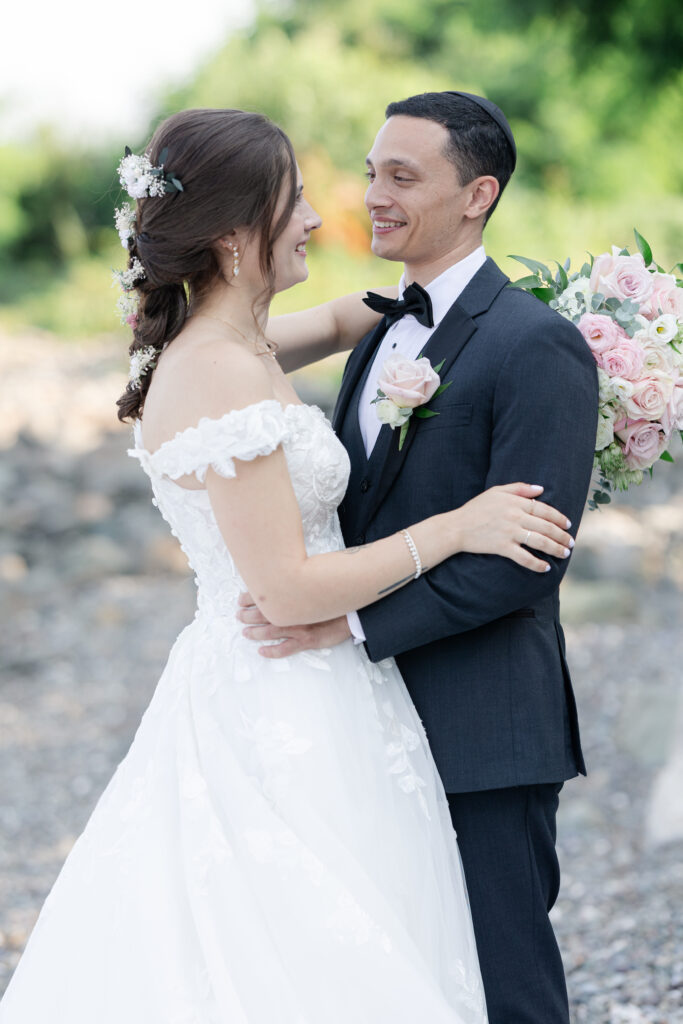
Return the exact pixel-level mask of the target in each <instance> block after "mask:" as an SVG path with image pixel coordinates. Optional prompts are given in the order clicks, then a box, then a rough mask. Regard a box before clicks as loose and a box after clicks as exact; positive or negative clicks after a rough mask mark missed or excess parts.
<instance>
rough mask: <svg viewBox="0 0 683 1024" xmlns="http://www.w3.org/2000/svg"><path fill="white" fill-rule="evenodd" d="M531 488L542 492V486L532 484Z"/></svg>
mask: <svg viewBox="0 0 683 1024" xmlns="http://www.w3.org/2000/svg"><path fill="white" fill-rule="evenodd" d="M531 486H532V487H533V489H534V490H535V491H542V490H543V484H532V485H531Z"/></svg>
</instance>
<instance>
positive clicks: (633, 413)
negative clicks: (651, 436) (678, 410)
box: [623, 370, 674, 421]
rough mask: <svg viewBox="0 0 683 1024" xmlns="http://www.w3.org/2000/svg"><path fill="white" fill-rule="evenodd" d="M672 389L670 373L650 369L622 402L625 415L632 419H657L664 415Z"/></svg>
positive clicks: (672, 380)
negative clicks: (629, 395)
mask: <svg viewBox="0 0 683 1024" xmlns="http://www.w3.org/2000/svg"><path fill="white" fill-rule="evenodd" d="M673 389H674V379H673V377H672V376H671V374H668V373H664V372H663V371H661V370H652V371H651V372H650V373H649V374H648V376H647V377H643V379H642V380H640V381H638V383H637V384H636V385H635V387H634V389H633V394H632V395H631V397H630V398H627V399H626V400H625V401H624V402H623V406H624V409H625V411H626V415H627V416H628V417H629V419H632V420H649V421H652V420H659V419H661V417H662V416H663V415H664V410H665V409H666V407H667V405H668V403H669V401H670V399H671V395H672V393H673Z"/></svg>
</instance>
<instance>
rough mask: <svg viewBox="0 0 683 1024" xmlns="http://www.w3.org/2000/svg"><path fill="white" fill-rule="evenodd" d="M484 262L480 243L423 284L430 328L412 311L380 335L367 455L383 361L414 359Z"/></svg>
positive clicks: (356, 628)
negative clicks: (395, 356)
mask: <svg viewBox="0 0 683 1024" xmlns="http://www.w3.org/2000/svg"><path fill="white" fill-rule="evenodd" d="M485 262H486V253H485V252H484V247H483V245H481V246H479V248H478V249H475V250H474V252H471V253H470V254H469V256H465V258H464V259H463V260H460V261H459V262H458V263H454V264H453V266H452V267H449V268H448V270H444V272H443V274H439V276H438V277H435V278H434V280H433V281H430V282H429V284H428V285H425V291H426V292H428V293H429V297H430V299H431V300H432V314H433V319H434V326H433V327H425V326H424V325H423V324H421V323H418V321H417V320H416V319H415V317H414V316H413V314H412V313H407V314H406V315H405V316H404V317H402V318H401V319H400V320H397V321H396V323H394V324H392V325H391V327H390V328H389V330H388V331H387V333H386V334H385V335H384V337H383V338H382V341H381V343H380V346H379V348H378V349H377V353H376V355H375V358H374V361H373V364H372V367H371V368H370V373H369V374H368V378H367V380H366V382H365V387H364V388H363V393H362V394H361V397H360V402H359V404H358V422H359V425H360V432H361V435H362V437H363V444H364V445H365V454H366V455H367V457H368V458H369V457H370V453H371V452H372V449H373V448H374V447H375V443H376V441H377V438H378V436H379V432H380V430H381V427H382V424H381V423H380V421H379V418H378V416H377V412H376V411H375V406H374V405H372V401H373V399H374V398H376V397H377V380H378V378H379V375H380V372H381V369H382V367H383V365H384V363H385V362H386V360H387V359H388V358H389V356H391V355H393V354H394V353H398V354H399V355H402V356H405V357H406V359H417V358H418V356H419V355H420V353H421V352H422V351H423V349H424V347H425V345H426V344H427V342H428V341H429V339H430V338H431V336H432V334H433V333H434V331H435V330H436V328H437V327H438V326H439V324H440V323H441V321H442V320H443V318H444V316H445V315H446V313H447V312H448V310H449V309H450V308H451V306H452V305H453V303H454V302H455V300H456V299H457V298H458V296H459V295H460V294H461V293H462V292H463V291H464V290H465V288H466V287H467V285H468V284H469V283H470V281H471V280H472V278H473V277H474V275H475V274H476V273H477V271H478V270H479V269H480V268H481V267H483V265H484V263H485ZM405 289H406V283H405V273H404V274H402V275H401V280H400V282H399V285H398V297H399V299H402V298H403V293H404V291H405ZM347 619H348V622H349V628H350V630H351V632H352V633H353V637H354V640H355V642H356V643H363V641H364V640H365V633H364V632H363V627H362V626H361V623H360V618H359V617H358V613H357V612H349V614H348V616H347Z"/></svg>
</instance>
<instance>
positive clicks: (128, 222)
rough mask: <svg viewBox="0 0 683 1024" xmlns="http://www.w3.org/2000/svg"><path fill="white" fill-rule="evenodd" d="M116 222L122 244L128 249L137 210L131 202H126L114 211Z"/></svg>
mask: <svg viewBox="0 0 683 1024" xmlns="http://www.w3.org/2000/svg"><path fill="white" fill-rule="evenodd" d="M114 223H115V224H116V230H117V231H118V233H119V238H120V239H121V245H122V246H123V248H124V249H127V248H128V239H129V238H132V237H133V234H134V232H133V226H134V224H135V210H134V209H133V207H132V206H131V205H130V203H124V204H123V206H121V207H119V208H118V209H117V210H116V211H115V212H114Z"/></svg>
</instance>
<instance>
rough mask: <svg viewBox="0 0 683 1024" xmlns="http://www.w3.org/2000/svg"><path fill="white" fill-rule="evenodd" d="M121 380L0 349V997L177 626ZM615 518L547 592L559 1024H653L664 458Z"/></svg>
mask: <svg viewBox="0 0 683 1024" xmlns="http://www.w3.org/2000/svg"><path fill="white" fill-rule="evenodd" d="M122 375H123V366H122V362H121V359H120V356H119V354H118V353H117V351H116V349H115V348H114V347H113V345H112V344H109V343H107V342H102V343H101V344H98V345H96V346H85V347H83V348H78V347H71V346H70V347H68V348H65V347H63V346H60V345H59V344H58V343H55V342H54V341H52V340H51V339H49V338H41V337H28V336H27V337H26V338H21V339H18V338H14V339H11V340H10V339H3V338H0V379H1V380H2V392H1V397H0V991H2V989H3V988H4V986H5V984H6V982H7V980H8V978H9V976H10V974H11V971H12V969H13V967H14V965H15V964H16V962H17V960H18V957H19V955H20V952H21V949H22V948H23V945H24V943H25V941H26V937H27V935H28V933H29V931H30V928H31V926H32V924H33V922H34V920H35V917H36V913H37V910H38V908H39V906H40V904H41V902H42V900H43V899H44V897H45V895H46V893H47V891H48V890H49V888H50V885H51V883H52V882H53V880H54V878H55V876H56V873H57V871H58V870H59V867H60V865H61V863H62V861H63V859H64V857H65V855H66V853H67V852H68V850H69V848H70V846H71V844H72V843H73V840H74V839H75V837H76V836H77V835H78V833H79V831H80V830H81V829H82V827H83V825H84V824H85V822H86V820H87V817H88V815H89V813H90V811H91V810H92V807H93V805H94V803H95V801H96V800H97V797H98V795H99V793H100V792H101V790H102V789H103V787H104V785H105V784H106V782H107V780H108V779H109V777H110V775H111V773H112V770H113V768H114V766H115V765H116V763H117V762H118V761H119V760H120V758H121V757H122V756H123V754H124V753H125V751H126V749H127V747H128V744H129V743H130V740H131V737H132V735H133V733H134V731H135V728H136V725H137V722H138V721H139V718H140V714H141V712H142V710H143V708H144V707H145V705H146V703H147V701H148V700H149V697H150V694H151V692H152V689H153V687H154V685H155V681H156V679H157V678H158V676H159V674H160V671H161V668H162V667H163V663H164V660H165V657H166V654H167V651H168V648H169V647H170V644H171V643H172V641H173V639H174V638H175V636H176V635H177V633H178V632H179V630H180V629H181V628H182V626H183V625H184V624H185V623H186V622H187V621H188V620H189V619H190V618H191V616H192V613H193V604H194V586H193V584H192V579H191V577H190V575H189V574H188V572H187V570H186V568H185V566H184V564H183V559H182V557H181V556H180V554H179V552H178V550H177V548H176V544H175V541H173V539H172V538H171V537H170V536H168V535H167V529H166V527H165V525H164V524H163V522H162V521H161V518H160V517H159V515H158V513H157V512H156V510H155V509H154V508H153V507H152V505H151V500H150V493H149V490H148V483H147V479H146V477H145V476H144V474H143V473H142V472H141V470H140V468H139V466H138V465H137V464H136V463H135V462H134V461H133V460H131V459H127V458H126V457H125V448H126V446H127V443H128V435H127V431H126V428H123V429H112V427H113V418H112V409H113V401H114V400H115V398H116V397H117V395H118V392H119V390H120V388H121V381H122ZM305 384H306V382H304V386H305ZM615 504H616V505H617V507H615V508H612V509H609V510H607V511H606V512H602V513H592V514H590V515H589V516H587V517H586V519H585V520H584V526H583V527H582V531H581V535H580V543H579V544H578V545H577V549H576V552H575V554H574V555H573V556H572V561H573V564H572V566H571V569H570V572H569V575H568V579H567V582H566V584H565V585H564V587H563V605H564V608H565V620H566V622H567V624H568V625H567V634H568V644H569V651H570V660H571V663H572V668H573V674H574V680H575V684H576V690H577V696H578V700H579V706H580V712H581V717H582V722H583V733H584V741H585V749H586V757H587V760H588V762H589V769H590V775H589V777H588V779H587V780H577V781H572V782H570V783H568V784H567V786H566V787H565V790H564V793H563V800H562V805H561V816H560V823H559V828H560V841H559V845H560V853H561V859H562V866H563V888H562V893H561V896H560V900H559V902H558V905H557V907H556V909H555V911H554V919H555V924H556V928H557V932H558V936H559V939H560V943H561V946H562V950H563V954H564V957H565V962H566V967H567V975H568V984H569V989H570V996H571V1000H572V1007H573V1009H572V1014H573V1020H574V1021H575V1022H577V1024H579V1022H589V1024H627V1022H642V1024H674V1022H683V914H682V913H681V907H683V721H681V718H682V716H683V706H681V700H682V695H683V672H682V669H681V666H683V635H682V633H681V629H680V623H681V614H682V613H683V597H682V595H683V460H681V462H680V464H679V465H678V466H677V467H669V466H664V465H662V466H661V467H658V468H657V472H656V477H655V480H654V481H653V482H652V484H648V485H647V486H646V487H645V488H643V489H642V490H641V491H639V492H634V494H633V495H629V496H628V500H624V499H620V500H619V501H618V503H615Z"/></svg>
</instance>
